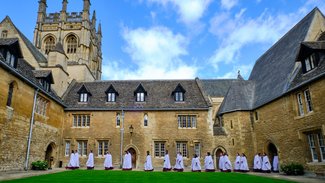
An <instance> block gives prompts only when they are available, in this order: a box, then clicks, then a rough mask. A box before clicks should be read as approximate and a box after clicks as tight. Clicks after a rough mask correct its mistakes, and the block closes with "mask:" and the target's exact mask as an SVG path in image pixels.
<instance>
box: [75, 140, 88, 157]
mask: <svg viewBox="0 0 325 183" xmlns="http://www.w3.org/2000/svg"><path fill="white" fill-rule="evenodd" d="M77 143H78V153H79V155H80V156H87V140H78V141H77Z"/></svg>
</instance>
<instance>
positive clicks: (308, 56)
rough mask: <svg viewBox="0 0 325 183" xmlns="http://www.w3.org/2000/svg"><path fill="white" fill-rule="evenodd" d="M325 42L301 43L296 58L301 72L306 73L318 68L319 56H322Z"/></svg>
mask: <svg viewBox="0 0 325 183" xmlns="http://www.w3.org/2000/svg"><path fill="white" fill-rule="evenodd" d="M324 51H325V41H313V42H302V43H301V45H300V49H299V52H298V55H297V58H296V62H301V65H302V72H303V73H308V72H310V71H312V70H314V69H315V68H317V66H318V62H319V56H320V54H324Z"/></svg>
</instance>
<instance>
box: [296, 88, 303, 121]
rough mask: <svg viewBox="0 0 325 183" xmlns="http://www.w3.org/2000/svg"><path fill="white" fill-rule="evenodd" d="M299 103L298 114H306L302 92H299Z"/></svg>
mask: <svg viewBox="0 0 325 183" xmlns="http://www.w3.org/2000/svg"><path fill="white" fill-rule="evenodd" d="M297 102H298V103H297V104H298V115H299V116H303V115H304V106H303V103H302V97H301V93H298V94H297Z"/></svg>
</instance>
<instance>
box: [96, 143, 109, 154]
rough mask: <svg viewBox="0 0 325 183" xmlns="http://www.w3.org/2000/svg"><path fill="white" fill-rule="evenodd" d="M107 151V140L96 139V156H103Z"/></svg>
mask: <svg viewBox="0 0 325 183" xmlns="http://www.w3.org/2000/svg"><path fill="white" fill-rule="evenodd" d="M107 151H108V140H99V141H98V156H101V157H103V156H104V155H105V154H106V152H107Z"/></svg>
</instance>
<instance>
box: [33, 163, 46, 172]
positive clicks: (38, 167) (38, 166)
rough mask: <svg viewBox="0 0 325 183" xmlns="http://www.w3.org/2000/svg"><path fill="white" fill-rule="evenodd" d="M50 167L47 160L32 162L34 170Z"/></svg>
mask: <svg viewBox="0 0 325 183" xmlns="http://www.w3.org/2000/svg"><path fill="white" fill-rule="evenodd" d="M47 167H48V163H47V161H34V162H32V169H33V170H46V169H47Z"/></svg>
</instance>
